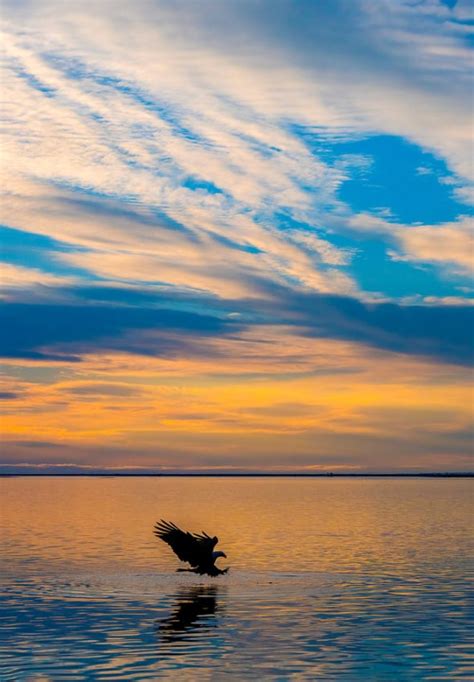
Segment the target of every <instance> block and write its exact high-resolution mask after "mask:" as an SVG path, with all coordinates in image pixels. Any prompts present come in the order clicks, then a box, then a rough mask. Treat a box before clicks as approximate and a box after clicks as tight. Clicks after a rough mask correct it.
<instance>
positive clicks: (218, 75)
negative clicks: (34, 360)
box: [3, 0, 472, 297]
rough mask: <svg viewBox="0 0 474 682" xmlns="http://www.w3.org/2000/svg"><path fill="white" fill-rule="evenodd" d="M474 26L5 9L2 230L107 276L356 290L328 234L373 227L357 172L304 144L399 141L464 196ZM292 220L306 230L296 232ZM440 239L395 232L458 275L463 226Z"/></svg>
mask: <svg viewBox="0 0 474 682" xmlns="http://www.w3.org/2000/svg"><path fill="white" fill-rule="evenodd" d="M467 10H468V7H467V4H466V3H464V2H459V3H457V5H456V7H455V8H454V9H453V10H450V9H449V8H448V7H446V6H445V5H442V4H441V3H438V2H434V1H432V0H427V1H426V2H423V3H416V4H411V3H393V2H388V0H383V1H382V2H373V1H372V0H361V1H360V2H357V3H348V2H344V1H341V2H340V1H339V0H338V1H337V2H335V3H333V5H332V7H331V11H329V9H328V7H326V6H325V4H324V3H323V4H321V3H311V4H308V5H305V8H304V12H298V11H296V9H295V7H293V6H291V5H290V4H288V3H287V2H285V1H283V0H278V1H276V2H271V3H265V2H264V3H255V2H252V1H250V0H245V1H244V2H242V1H241V0H239V1H238V2H237V1H234V0H230V1H229V2H226V3H219V2H213V1H210V0H206V1H205V2H203V3H199V4H197V3H194V2H190V1H187V0H182V1H179V2H176V3H173V4H169V3H164V2H158V1H155V0H138V1H137V2H134V3H130V2H123V1H122V0H118V1H116V2H114V3H109V2H102V3H99V4H97V3H96V4H93V3H91V2H88V1H86V0H84V1H83V2H80V3H74V4H69V3H67V4H65V3H63V2H58V0H46V1H42V2H35V1H33V2H28V3H23V2H16V3H13V2H6V3H5V11H4V16H5V26H4V30H5V43H4V44H5V53H6V60H5V72H4V80H3V83H4V88H5V89H8V90H9V91H10V92H11V98H10V104H9V107H8V109H7V110H6V113H7V125H6V138H5V139H6V142H5V146H4V149H5V157H4V168H5V169H6V173H5V182H4V185H5V187H6V192H7V196H6V198H5V201H4V202H3V209H4V213H5V215H4V221H5V222H6V223H7V224H9V225H11V226H13V227H17V228H19V229H23V230H28V231H32V232H39V233H41V234H45V235H48V236H50V237H53V238H55V239H57V240H59V241H62V242H64V243H66V244H68V245H69V246H70V247H71V249H73V250H72V251H71V252H70V253H63V252H62V253H60V254H56V258H59V259H61V260H62V261H63V262H67V263H70V264H71V265H74V266H75V267H80V268H83V269H85V270H89V271H90V272H92V273H94V274H96V275H99V276H101V277H104V278H106V279H113V280H133V281H138V282H140V281H142V282H165V283H168V284H172V285H175V286H178V287H191V288H197V289H204V290H207V291H211V292H213V293H215V294H217V295H223V296H228V297H239V296H248V295H249V294H251V292H252V291H253V290H254V288H255V282H256V281H257V280H259V279H269V280H270V281H275V282H278V283H286V284H287V285H288V286H295V287H303V288H309V289H313V290H317V291H325V292H327V291H334V292H337V293H356V292H357V291H358V287H357V284H356V282H355V281H354V280H353V278H352V277H351V275H350V273H349V272H348V270H347V266H348V265H349V263H350V259H351V252H350V251H349V250H347V249H346V250H344V249H342V248H338V247H336V246H334V245H333V244H331V243H330V241H329V238H328V233H327V232H326V229H328V228H330V229H336V230H337V229H338V225H340V224H341V223H342V222H343V221H344V220H348V221H352V222H354V221H357V218H353V217H351V216H350V212H349V210H348V208H347V207H346V206H344V205H343V204H342V203H341V202H340V201H339V200H338V199H337V190H338V188H339V186H340V185H341V183H342V182H343V181H344V180H345V179H346V178H347V173H348V172H349V171H348V169H346V168H344V166H343V165H341V164H339V165H337V164H336V165H330V164H328V163H327V162H325V161H324V160H323V159H322V158H319V157H318V156H317V154H315V153H314V152H312V151H311V150H310V149H309V148H308V147H307V146H306V144H305V143H304V141H303V140H302V138H301V136H300V135H299V134H298V132H297V130H296V129H297V128H298V127H301V128H306V129H307V128H309V129H311V130H315V131H316V130H319V131H323V132H324V133H325V134H328V135H330V134H334V135H338V134H345V135H348V134H351V133H352V134H361V133H370V132H384V133H389V134H395V135H402V136H403V137H405V138H407V139H409V140H412V141H414V142H415V143H417V144H419V145H421V146H422V147H424V148H426V149H428V150H431V151H433V152H434V153H435V154H437V155H439V156H441V157H442V158H444V159H445V160H446V162H447V163H448V164H449V166H450V168H451V170H452V172H453V173H455V174H456V177H457V180H456V182H457V189H456V191H457V192H458V194H459V195H460V196H461V195H462V196H465V195H466V194H467V191H468V183H469V182H470V181H471V179H472V178H471V177H470V175H471V173H472V164H471V159H470V153H469V142H468V141H469V139H470V131H471V129H470V114H471V110H470V102H469V96H468V94H467V93H466V84H467V83H468V81H469V78H470V74H469V62H468V59H467V58H466V48H465V30H466V27H465V24H463V23H462V22H463V21H465V17H466V12H467ZM87 193H89V195H91V196H92V198H93V199H94V201H95V202H96V203H95V204H94V205H93V206H92V205H91V204H88V203H87V202H88V201H89V200H90V196H88V194H87ZM113 202H116V205H115V206H114V205H113ZM99 205H102V207H103V208H102V211H100V210H98V206H99ZM121 210H122V213H121ZM281 215H283V216H285V217H287V218H288V219H289V220H290V222H291V221H293V222H296V223H304V224H305V225H306V228H307V229H306V231H305V232H298V230H297V229H294V228H291V229H288V230H283V229H280V228H279V226H278V217H279V216H281ZM373 219H374V220H375V218H373ZM169 220H171V221H174V222H175V223H177V224H178V225H180V226H183V227H184V228H185V229H184V230H180V229H174V230H173V229H171V227H170V225H169V224H167V221H169ZM384 229H385V228H384ZM433 229H434V228H433ZM433 229H432V228H431V227H430V226H425V227H423V228H422V227H419V228H418V227H417V228H416V230H415V231H414V230H413V229H410V230H409V231H408V230H407V231H405V230H404V226H397V227H395V228H394V227H393V226H391V227H390V230H391V231H392V233H394V234H395V238H396V240H398V243H399V244H400V245H401V249H402V252H401V253H402V254H405V257H407V258H411V259H413V260H419V261H423V260H424V261H427V262H435V261H436V262H437V263H440V264H442V263H444V262H448V263H452V262H456V263H460V262H461V261H462V260H463V258H464V256H463V253H462V251H463V249H464V246H463V244H464V242H463V244H458V242H459V239H458V232H459V230H458V228H457V227H456V226H454V227H449V228H448V227H446V228H441V229H444V232H442V231H440V228H436V230H437V231H436V232H433ZM430 230H431V231H430ZM382 231H383V230H382ZM461 231H462V234H463V235H464V228H462V230H461ZM443 235H444V237H443ZM433 236H434V239H435V242H433V248H430V246H429V244H430V241H431V240H432V237H433ZM442 237H443V238H442ZM463 238H464V237H462V239H463ZM226 240H227V241H226ZM440 240H441V241H442V243H441V242H440ZM451 240H452V243H451V245H448V242H450V241H451ZM230 242H232V244H231V243H230ZM438 247H442V248H438ZM445 247H446V248H445ZM435 252H436V253H435ZM399 255H400V257H401V254H399ZM453 259H454V260H453ZM463 267H464V265H463Z"/></svg>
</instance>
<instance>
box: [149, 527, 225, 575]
mask: <svg viewBox="0 0 474 682" xmlns="http://www.w3.org/2000/svg"><path fill="white" fill-rule="evenodd" d="M153 532H154V533H155V535H156V536H157V537H158V538H160V540H164V542H166V543H168V545H169V546H170V547H171V549H172V550H173V552H174V553H175V554H176V556H177V557H178V559H181V561H187V562H188V563H190V564H191V566H192V568H178V571H187V572H189V573H198V574H199V575H210V576H212V577H213V578H214V577H215V576H217V575H224V573H227V571H228V570H229V569H228V568H224V570H221V569H220V568H217V566H216V565H215V562H216V559H218V558H219V557H220V556H222V557H225V558H227V555H226V554H224V552H214V547H215V546H216V545H217V543H218V542H219V540H218V539H217V538H216V537H213V538H211V537H209V535H208V534H207V533H205V532H204V531H202V534H201V535H199V534H198V533H186V532H185V531H183V530H181V529H180V528H178V526H175V525H174V523H170V522H169V521H163V519H161V521H158V522H157V523H156V524H155V530H154V531H153Z"/></svg>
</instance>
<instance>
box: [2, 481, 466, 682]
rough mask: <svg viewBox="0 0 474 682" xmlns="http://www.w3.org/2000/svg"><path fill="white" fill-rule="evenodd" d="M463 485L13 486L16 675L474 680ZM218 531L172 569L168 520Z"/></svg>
mask: <svg viewBox="0 0 474 682" xmlns="http://www.w3.org/2000/svg"><path fill="white" fill-rule="evenodd" d="M472 489H473V482H472V481H470V480H465V479H451V480H436V479H408V480H407V479H388V480H387V479H298V478H288V479H252V478H250V479H248V478H239V479H235V478H199V479H195V478H161V479H160V478H125V479H120V478H78V479H73V478H40V479H32V478H11V479H3V480H2V481H1V502H0V504H1V511H2V545H3V553H2V554H3V557H2V573H3V578H4V579H3V587H2V592H1V597H2V614H3V620H4V625H3V637H2V643H1V645H0V654H1V665H2V668H1V673H0V678H1V680H15V681H17V680H35V681H39V680H42V681H43V680H61V681H62V680H121V679H124V680H147V679H151V680H154V679H177V680H178V679H179V680H226V679H232V680H233V679H235V680H244V679H252V680H259V679H268V680H287V679H289V680H298V681H299V680H314V679H321V680H332V679H342V680H354V681H358V680H457V679H466V680H467V679H474V669H473V667H472V656H471V654H472V648H470V644H471V647H472V637H471V636H470V626H472V612H470V610H469V609H470V603H469V585H468V580H467V579H468V575H469V569H470V568H472V564H470V557H472V511H473V497H472ZM158 518H165V519H170V520H172V521H174V522H175V523H176V524H178V525H181V526H183V527H184V528H186V529H190V530H194V531H201V530H206V531H207V532H209V533H211V534H217V535H218V536H219V538H220V544H219V547H218V548H221V549H223V550H224V551H225V552H226V553H227V555H228V559H227V560H226V559H220V560H219V562H220V565H221V566H222V567H224V566H226V565H230V566H231V571H230V572H229V574H228V575H227V576H224V577H221V578H217V579H212V578H197V577H196V576H193V575H191V574H189V575H188V574H179V573H176V572H175V569H176V568H177V566H178V562H177V560H176V558H175V557H174V555H173V554H172V552H171V550H170V549H169V548H168V547H167V546H166V545H165V544H163V543H160V542H159V541H158V540H157V539H156V538H155V537H154V536H153V535H152V526H153V523H154V521H155V520H156V519H158Z"/></svg>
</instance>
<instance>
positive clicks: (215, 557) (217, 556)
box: [212, 552, 227, 559]
mask: <svg viewBox="0 0 474 682" xmlns="http://www.w3.org/2000/svg"><path fill="white" fill-rule="evenodd" d="M212 556H213V557H214V559H218V558H219V557H220V556H222V557H224V559H227V554H224V552H213V553H212Z"/></svg>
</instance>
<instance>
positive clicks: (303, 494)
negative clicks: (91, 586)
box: [1, 477, 472, 574]
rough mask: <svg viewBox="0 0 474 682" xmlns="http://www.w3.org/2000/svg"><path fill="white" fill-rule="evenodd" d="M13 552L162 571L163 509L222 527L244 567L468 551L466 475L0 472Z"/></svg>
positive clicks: (330, 565) (167, 565) (418, 559)
mask: <svg viewBox="0 0 474 682" xmlns="http://www.w3.org/2000/svg"><path fill="white" fill-rule="evenodd" d="M1 487H2V490H1V494H2V500H3V502H2V516H3V525H4V528H5V531H4V542H6V545H7V554H9V553H10V552H9V550H8V548H11V552H12V555H11V556H10V559H11V560H13V561H15V560H16V559H21V558H23V559H26V560H30V561H31V560H35V561H44V562H48V561H52V562H62V563H66V564H68V563H71V564H81V565H84V563H89V564H91V566H92V565H94V566H97V565H100V566H101V567H103V568H105V567H106V566H107V565H109V566H110V567H113V568H117V566H123V567H124V568H125V567H127V568H133V567H142V568H144V567H146V568H149V569H150V570H153V569H154V568H156V569H157V570H161V571H166V570H172V569H174V568H176V567H177V566H178V562H177V560H176V558H175V557H174V556H173V554H172V552H171V551H170V550H169V548H168V547H166V546H165V545H164V544H162V543H160V542H159V541H158V540H157V539H156V538H155V537H154V536H153V535H152V526H153V523H154V522H155V521H156V520H157V519H159V518H164V519H169V520H172V521H173V522H174V523H176V524H178V525H180V526H182V527H183V528H184V529H187V530H188V529H189V530H192V531H201V530H206V531H207V532H208V533H211V534H216V535H218V537H219V540H220V544H219V547H218V548H220V549H223V550H224V551H225V552H226V554H227V556H228V559H227V560H224V559H220V560H219V561H220V563H221V565H224V564H228V565H231V566H232V567H235V568H238V569H241V570H262V569H263V570H268V569H269V568H271V569H272V570H276V571H308V570H309V571H311V570H317V571H330V572H331V571H373V570H375V571H377V572H382V573H387V572H388V573H401V574H402V573H404V572H407V571H408V572H409V571H411V570H415V571H416V570H420V569H422V568H423V566H424V565H425V564H429V565H433V564H439V565H443V566H444V567H445V568H446V567H447V566H448V565H451V564H452V563H455V564H456V565H459V562H460V561H462V560H463V558H467V557H468V555H469V544H470V538H471V532H470V531H471V524H470V519H471V513H472V482H471V481H470V480H465V479H452V480H436V479H423V480H420V479H301V478H274V479H269V478H224V477H223V478H141V477H140V478H122V479H120V478H40V479H39V478H35V479H33V478H11V479H3V480H2V482H1Z"/></svg>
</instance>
